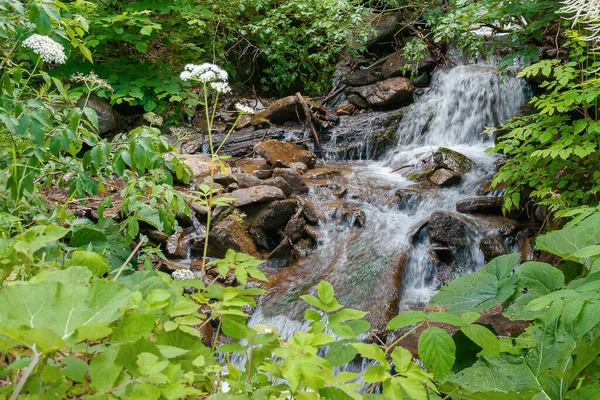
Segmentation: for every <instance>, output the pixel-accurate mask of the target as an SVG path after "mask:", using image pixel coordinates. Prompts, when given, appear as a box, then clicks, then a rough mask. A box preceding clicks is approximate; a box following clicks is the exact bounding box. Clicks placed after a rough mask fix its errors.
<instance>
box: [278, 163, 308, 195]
mask: <svg viewBox="0 0 600 400" xmlns="http://www.w3.org/2000/svg"><path fill="white" fill-rule="evenodd" d="M277 177H280V178H283V179H284V180H285V181H286V182H287V183H288V185H290V186H291V187H292V190H293V191H294V192H298V193H308V185H307V184H306V181H305V180H304V178H303V177H302V175H300V174H299V173H297V172H295V171H292V170H291V169H289V168H275V169H274V170H273V178H277Z"/></svg>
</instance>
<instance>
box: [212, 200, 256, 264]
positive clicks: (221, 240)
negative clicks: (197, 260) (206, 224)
mask: <svg viewBox="0 0 600 400" xmlns="http://www.w3.org/2000/svg"><path fill="white" fill-rule="evenodd" d="M242 190H243V189H242ZM228 249H233V250H235V251H237V252H241V253H246V254H254V253H256V251H257V249H256V245H255V244H254V242H253V241H252V239H251V238H250V236H249V235H248V233H247V232H246V226H245V225H244V224H243V223H242V221H241V219H240V217H239V216H237V215H230V216H228V217H227V218H225V219H224V220H223V221H221V222H220V223H218V224H217V225H216V226H215V227H213V228H212V229H211V231H210V234H209V236H208V255H209V256H211V257H217V258H223V257H225V253H227V250H228Z"/></svg>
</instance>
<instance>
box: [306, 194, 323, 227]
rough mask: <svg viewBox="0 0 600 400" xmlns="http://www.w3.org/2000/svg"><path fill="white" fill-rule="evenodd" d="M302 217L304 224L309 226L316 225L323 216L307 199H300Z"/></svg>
mask: <svg viewBox="0 0 600 400" xmlns="http://www.w3.org/2000/svg"><path fill="white" fill-rule="evenodd" d="M301 207H302V215H303V216H304V219H305V220H306V222H308V223H309V224H311V225H317V224H318V223H319V220H321V219H323V215H322V214H321V213H320V212H319V211H318V210H317V208H316V207H315V205H314V204H313V202H312V201H310V200H308V199H302V204H301Z"/></svg>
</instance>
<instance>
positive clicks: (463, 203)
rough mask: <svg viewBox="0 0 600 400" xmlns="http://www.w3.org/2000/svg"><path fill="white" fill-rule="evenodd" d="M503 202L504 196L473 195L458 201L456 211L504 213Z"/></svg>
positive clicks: (465, 212)
mask: <svg viewBox="0 0 600 400" xmlns="http://www.w3.org/2000/svg"><path fill="white" fill-rule="evenodd" d="M502 202H503V199H502V197H496V196H486V197H473V198H471V199H464V200H460V201H459V202H458V203H456V211H458V212H460V213H463V214H494V215H502Z"/></svg>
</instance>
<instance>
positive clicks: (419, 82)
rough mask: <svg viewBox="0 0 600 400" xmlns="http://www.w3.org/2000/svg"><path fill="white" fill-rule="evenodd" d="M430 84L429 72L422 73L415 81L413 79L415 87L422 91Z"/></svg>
mask: <svg viewBox="0 0 600 400" xmlns="http://www.w3.org/2000/svg"><path fill="white" fill-rule="evenodd" d="M429 82H430V78H429V73H428V72H422V73H421V74H419V75H418V76H417V77H416V78H415V79H413V85H415V87H416V88H420V89H422V88H426V87H427V86H429Z"/></svg>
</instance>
